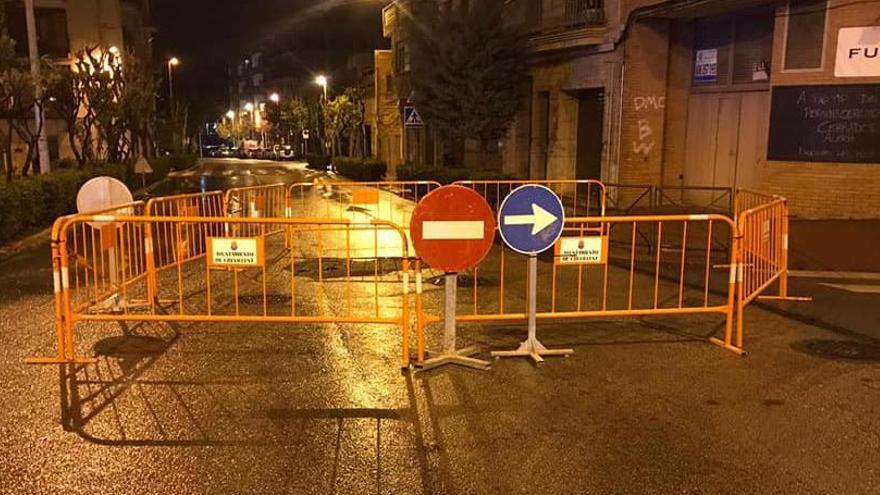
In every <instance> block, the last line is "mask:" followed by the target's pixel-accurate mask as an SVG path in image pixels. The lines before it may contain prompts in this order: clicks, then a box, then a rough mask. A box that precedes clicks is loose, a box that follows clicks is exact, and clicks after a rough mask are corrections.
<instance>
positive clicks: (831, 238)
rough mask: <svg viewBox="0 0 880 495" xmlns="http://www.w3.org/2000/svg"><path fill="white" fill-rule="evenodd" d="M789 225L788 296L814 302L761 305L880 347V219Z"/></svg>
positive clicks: (760, 303)
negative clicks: (879, 315) (879, 247)
mask: <svg viewBox="0 0 880 495" xmlns="http://www.w3.org/2000/svg"><path fill="white" fill-rule="evenodd" d="M790 226H791V228H790V236H791V237H790V243H789V246H790V256H791V257H790V260H789V261H790V262H789V268H790V270H791V274H790V277H789V291H788V292H789V295H792V296H810V297H812V298H813V301H812V302H779V301H759V302H758V304H759V305H760V306H762V307H763V308H766V309H769V310H771V311H775V312H778V313H780V314H783V315H785V316H788V317H790V318H793V319H796V320H799V321H802V322H805V323H809V324H813V325H816V326H819V327H822V328H825V329H827V330H830V331H833V332H835V333H837V334H838V335H840V336H841V337H842V338H845V339H847V340H855V341H857V342H859V343H860V344H864V345H865V347H868V346H874V347H876V346H878V345H880V325H878V317H877V315H878V314H880V310H878V308H880V251H878V246H880V220H794V219H793V220H791V223H790ZM771 290H772V289H771ZM768 294H773V292H769V293H768ZM747 317H748V316H747Z"/></svg>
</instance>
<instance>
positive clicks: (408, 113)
mask: <svg viewBox="0 0 880 495" xmlns="http://www.w3.org/2000/svg"><path fill="white" fill-rule="evenodd" d="M403 126H404V127H406V128H410V129H417V128H420V127H425V123H424V122H423V121H422V116H421V115H419V112H418V111H417V110H416V107H403Z"/></svg>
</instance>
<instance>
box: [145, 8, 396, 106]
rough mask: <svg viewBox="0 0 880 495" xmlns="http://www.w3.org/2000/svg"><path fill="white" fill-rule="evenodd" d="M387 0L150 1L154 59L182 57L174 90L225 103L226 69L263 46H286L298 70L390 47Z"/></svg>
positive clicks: (195, 101)
mask: <svg viewBox="0 0 880 495" xmlns="http://www.w3.org/2000/svg"><path fill="white" fill-rule="evenodd" d="M386 3H387V2H386V1H384V0H153V17H154V23H155V24H156V26H157V28H158V33H157V34H156V37H155V41H154V51H155V57H156V61H157V62H159V63H161V62H163V61H164V60H167V58H168V57H169V56H171V55H176V56H177V57H179V58H180V59H181V62H182V63H181V65H180V66H179V67H177V68H176V69H175V72H174V76H175V78H174V89H175V95H180V97H182V98H185V99H186V100H188V101H189V102H190V103H191V104H192V105H194V106H196V107H201V106H204V105H206V104H208V103H212V104H215V105H220V106H222V105H225V103H226V87H227V81H226V67H227V65H229V64H232V63H235V62H236V61H238V60H240V59H241V58H242V57H243V56H244V55H245V54H247V53H249V51H251V50H253V49H255V48H257V47H260V46H261V45H264V44H279V43H281V44H284V45H286V46H289V47H292V48H293V50H294V52H297V53H300V50H302V51H301V53H302V54H303V56H302V58H301V59H300V63H301V68H302V70H303V71H312V72H324V71H329V70H331V69H332V67H326V66H327V65H331V66H332V65H334V62H336V63H339V61H340V60H344V59H345V57H346V56H347V55H348V54H350V53H356V52H365V51H372V50H373V49H375V48H384V47H387V44H388V41H387V40H384V39H383V38H382V21H381V11H382V7H383V6H384V5H385V4H386Z"/></svg>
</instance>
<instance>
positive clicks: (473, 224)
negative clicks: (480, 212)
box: [422, 220, 486, 241]
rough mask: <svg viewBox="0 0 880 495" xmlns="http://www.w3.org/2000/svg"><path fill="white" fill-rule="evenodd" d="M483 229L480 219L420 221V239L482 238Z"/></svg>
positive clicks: (483, 234) (483, 225)
mask: <svg viewBox="0 0 880 495" xmlns="http://www.w3.org/2000/svg"><path fill="white" fill-rule="evenodd" d="M485 230H486V229H485V224H484V223H483V221H482V220H427V221H424V222H422V239H424V240H426V241H451V240H471V239H482V238H483V237H484V236H485Z"/></svg>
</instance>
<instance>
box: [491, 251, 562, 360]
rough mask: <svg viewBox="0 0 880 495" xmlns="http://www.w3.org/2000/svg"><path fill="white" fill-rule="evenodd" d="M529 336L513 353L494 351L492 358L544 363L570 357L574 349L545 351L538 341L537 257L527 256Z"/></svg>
mask: <svg viewBox="0 0 880 495" xmlns="http://www.w3.org/2000/svg"><path fill="white" fill-rule="evenodd" d="M528 316H529V336H528V338H526V340H525V341H523V342H522V343H521V344H520V345H519V348H518V349H516V350H515V351H494V352H492V357H494V358H496V359H498V358H503V357H530V358H532V360H533V361H534V362H535V363H536V364H541V363H543V362H544V356H570V355H572V354H574V349H547V348H546V347H544V344H542V343H541V341H540V340H538V337H537V335H536V334H537V328H538V257H537V256H529V314H528Z"/></svg>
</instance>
